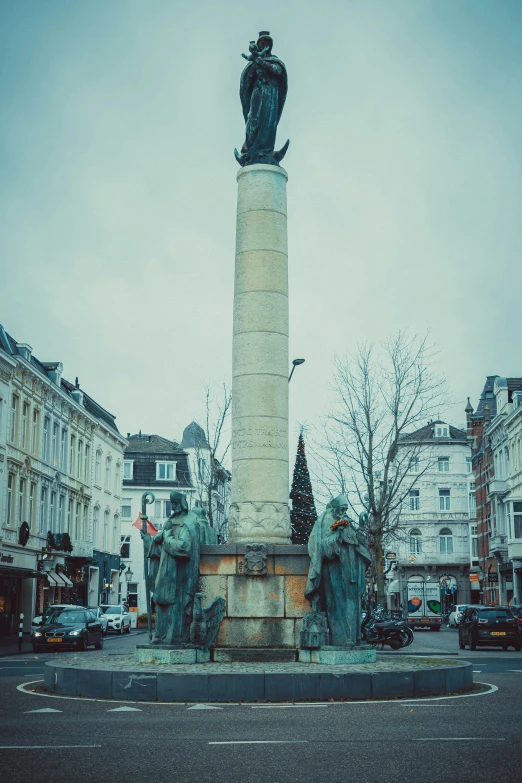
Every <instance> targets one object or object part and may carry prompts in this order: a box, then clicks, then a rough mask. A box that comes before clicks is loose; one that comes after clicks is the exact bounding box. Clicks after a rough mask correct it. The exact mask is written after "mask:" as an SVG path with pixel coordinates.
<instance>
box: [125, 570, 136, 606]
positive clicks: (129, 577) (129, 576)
mask: <svg viewBox="0 0 522 783" xmlns="http://www.w3.org/2000/svg"><path fill="white" fill-rule="evenodd" d="M123 576H124V577H125V581H126V582H127V603H128V602H129V584H130V582H132V577H133V576H134V574H133V572H132V571H131V567H130V566H129V567H128V568H127V570H126V571H125V573H124V574H123Z"/></svg>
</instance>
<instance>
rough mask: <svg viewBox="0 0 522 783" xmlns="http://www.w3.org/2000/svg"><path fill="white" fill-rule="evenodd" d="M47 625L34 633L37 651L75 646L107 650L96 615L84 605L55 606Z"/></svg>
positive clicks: (48, 613)
mask: <svg viewBox="0 0 522 783" xmlns="http://www.w3.org/2000/svg"><path fill="white" fill-rule="evenodd" d="M44 618H45V622H44V623H43V624H42V625H41V626H40V627H39V628H37V629H35V630H34V631H33V632H32V634H31V643H32V646H33V651H34V652H42V650H51V649H52V650H56V649H61V648H63V647H73V648H75V649H76V650H86V649H87V647H88V646H89V645H90V644H94V646H95V648H96V649H97V650H101V649H102V647H103V631H102V626H101V623H100V621H99V620H98V619H97V618H96V617H95V615H94V614H93V612H91V611H90V610H89V609H85V608H84V607H82V606H73V607H71V606H67V607H53V608H52V609H51V610H50V611H48V612H46V613H45V616H44Z"/></svg>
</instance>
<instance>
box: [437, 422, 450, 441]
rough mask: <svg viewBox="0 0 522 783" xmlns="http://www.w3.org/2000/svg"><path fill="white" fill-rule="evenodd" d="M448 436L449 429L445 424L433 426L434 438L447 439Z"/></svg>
mask: <svg viewBox="0 0 522 783" xmlns="http://www.w3.org/2000/svg"><path fill="white" fill-rule="evenodd" d="M448 435H449V427H448V425H447V424H436V425H435V437H436V438H447V437H448Z"/></svg>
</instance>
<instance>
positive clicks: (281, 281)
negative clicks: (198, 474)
mask: <svg viewBox="0 0 522 783" xmlns="http://www.w3.org/2000/svg"><path fill="white" fill-rule="evenodd" d="M287 179H288V176H287V173H286V171H285V170H284V169H282V168H280V167H279V166H268V165H264V164H257V165H254V166H245V167H244V168H242V169H240V170H239V172H238V174H237V181H238V197H237V227H236V270H235V286H234V338H233V350H232V365H233V366H232V503H231V507H230V519H229V531H230V536H229V542H230V543H248V542H260V543H271V544H288V543H289V542H290V518H289V510H288V495H289V483H288V482H289V479H288V247H287V228H286V181H287Z"/></svg>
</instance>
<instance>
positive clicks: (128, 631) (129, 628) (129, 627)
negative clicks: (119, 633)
mask: <svg viewBox="0 0 522 783" xmlns="http://www.w3.org/2000/svg"><path fill="white" fill-rule="evenodd" d="M130 631H131V626H130V623H129V624H128V626H127V633H130Z"/></svg>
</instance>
